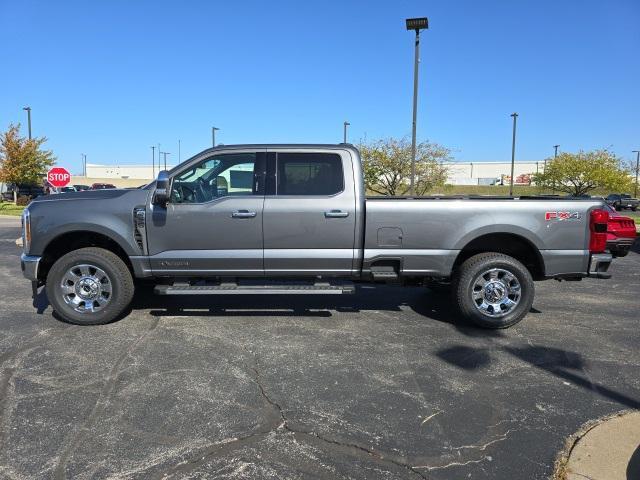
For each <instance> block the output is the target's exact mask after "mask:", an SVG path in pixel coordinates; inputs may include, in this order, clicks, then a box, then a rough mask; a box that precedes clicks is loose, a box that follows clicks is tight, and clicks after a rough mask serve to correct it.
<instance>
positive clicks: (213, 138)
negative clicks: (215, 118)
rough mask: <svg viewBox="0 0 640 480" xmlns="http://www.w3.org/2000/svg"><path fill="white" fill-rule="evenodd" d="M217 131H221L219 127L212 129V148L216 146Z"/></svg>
mask: <svg viewBox="0 0 640 480" xmlns="http://www.w3.org/2000/svg"><path fill="white" fill-rule="evenodd" d="M216 130H220V129H219V128H218V127H211V146H213V147H215V146H216Z"/></svg>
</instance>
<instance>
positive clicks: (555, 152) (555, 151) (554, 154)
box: [553, 145, 560, 158]
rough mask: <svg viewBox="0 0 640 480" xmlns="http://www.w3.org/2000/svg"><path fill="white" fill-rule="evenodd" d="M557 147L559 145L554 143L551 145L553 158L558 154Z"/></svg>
mask: <svg viewBox="0 0 640 480" xmlns="http://www.w3.org/2000/svg"><path fill="white" fill-rule="evenodd" d="M558 147H560V145H554V146H553V150H554V151H553V158H556V157H557V156H558Z"/></svg>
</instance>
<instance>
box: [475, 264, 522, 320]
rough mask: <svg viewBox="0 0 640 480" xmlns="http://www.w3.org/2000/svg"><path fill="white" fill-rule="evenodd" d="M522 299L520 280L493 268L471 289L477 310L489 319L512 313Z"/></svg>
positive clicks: (485, 272)
mask: <svg viewBox="0 0 640 480" xmlns="http://www.w3.org/2000/svg"><path fill="white" fill-rule="evenodd" d="M521 297H522V292H521V287H520V282H519V281H518V278H517V277H516V276H515V275H514V274H513V273H511V272H510V271H508V270H504V269H503V268H491V269H489V270H486V271H484V272H483V273H481V274H480V275H478V276H477V277H476V279H475V281H474V282H473V287H472V288H471V298H472V300H473V303H474V304H475V306H476V308H477V309H478V310H479V311H480V312H481V313H482V314H483V315H486V316H487V317H492V318H499V317H504V316H505V315H507V314H509V313H511V312H512V311H513V310H514V309H515V308H516V307H517V306H518V304H519V303H520V298H521Z"/></svg>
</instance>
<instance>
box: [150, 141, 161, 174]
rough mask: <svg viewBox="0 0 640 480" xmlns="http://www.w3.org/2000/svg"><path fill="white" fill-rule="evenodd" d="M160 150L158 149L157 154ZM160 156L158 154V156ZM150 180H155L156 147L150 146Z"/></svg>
mask: <svg viewBox="0 0 640 480" xmlns="http://www.w3.org/2000/svg"><path fill="white" fill-rule="evenodd" d="M159 151H160V150H159V149H158V152H159ZM158 156H160V154H158ZM151 178H156V146H155V145H151Z"/></svg>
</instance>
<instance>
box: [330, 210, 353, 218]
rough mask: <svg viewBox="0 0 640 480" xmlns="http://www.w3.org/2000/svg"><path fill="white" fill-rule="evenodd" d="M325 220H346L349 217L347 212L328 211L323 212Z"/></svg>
mask: <svg viewBox="0 0 640 480" xmlns="http://www.w3.org/2000/svg"><path fill="white" fill-rule="evenodd" d="M324 216H325V218H346V217H348V216H349V212H343V211H342V210H329V211H328V212H324Z"/></svg>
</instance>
